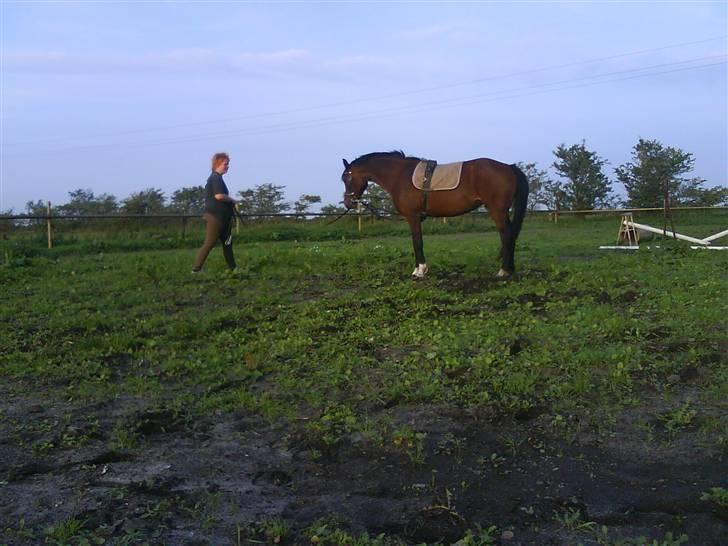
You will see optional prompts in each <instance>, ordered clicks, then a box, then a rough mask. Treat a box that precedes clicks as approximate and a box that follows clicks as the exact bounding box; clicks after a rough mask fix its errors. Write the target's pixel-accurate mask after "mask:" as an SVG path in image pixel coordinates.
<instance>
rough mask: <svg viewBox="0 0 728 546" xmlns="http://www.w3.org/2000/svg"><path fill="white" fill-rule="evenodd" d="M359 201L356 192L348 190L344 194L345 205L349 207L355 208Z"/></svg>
mask: <svg viewBox="0 0 728 546" xmlns="http://www.w3.org/2000/svg"><path fill="white" fill-rule="evenodd" d="M358 202H359V197H357V195H356V194H355V193H354V192H346V193H345V194H344V206H345V207H346V208H347V209H353V208H354V207H355V206H356V204H357V203H358Z"/></svg>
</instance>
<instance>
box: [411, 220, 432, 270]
mask: <svg viewBox="0 0 728 546" xmlns="http://www.w3.org/2000/svg"><path fill="white" fill-rule="evenodd" d="M407 223H408V224H409V227H410V231H411V232H412V246H413V247H414V249H415V270H414V271H413V272H412V277H414V278H415V279H421V278H423V277H424V276H425V275H426V274H427V271H428V269H429V268H428V267H427V261H426V260H425V252H424V250H423V247H422V220H420V218H419V216H409V217H407Z"/></svg>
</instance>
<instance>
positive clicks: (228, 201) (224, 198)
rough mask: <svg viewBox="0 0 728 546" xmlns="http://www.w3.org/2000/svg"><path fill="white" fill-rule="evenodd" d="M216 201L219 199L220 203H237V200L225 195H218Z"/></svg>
mask: <svg viewBox="0 0 728 546" xmlns="http://www.w3.org/2000/svg"><path fill="white" fill-rule="evenodd" d="M215 199H217V200H218V201H225V202H227V203H236V201H235V199H233V198H232V197H230V196H229V195H225V194H224V193H216V194H215Z"/></svg>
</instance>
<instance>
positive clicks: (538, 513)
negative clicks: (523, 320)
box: [0, 346, 728, 545]
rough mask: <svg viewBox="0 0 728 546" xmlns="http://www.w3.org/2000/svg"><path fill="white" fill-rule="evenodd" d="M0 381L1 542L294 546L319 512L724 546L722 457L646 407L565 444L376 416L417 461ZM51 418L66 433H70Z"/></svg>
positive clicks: (454, 415) (372, 531)
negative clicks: (72, 538) (718, 495)
mask: <svg viewBox="0 0 728 546" xmlns="http://www.w3.org/2000/svg"><path fill="white" fill-rule="evenodd" d="M513 350H517V348H516V347H515V346H514V348H513ZM0 391H1V392H0V461H2V463H1V464H0V531H2V533H3V534H2V536H3V539H2V541H0V542H1V543H3V544H8V545H29V544H38V543H41V542H43V541H44V537H45V536H46V533H47V529H49V528H51V527H54V526H55V527H56V528H57V527H58V526H59V524H62V523H63V522H64V521H69V520H70V519H73V520H75V521H78V522H81V524H82V528H81V530H80V531H79V533H81V534H83V533H86V534H87V536H95V537H100V538H104V539H106V540H108V542H107V543H125V544H134V543H139V542H142V541H143V540H147V541H149V542H150V543H152V544H168V545H190V544H210V545H226V544H237V543H238V542H237V541H238V539H240V540H241V541H242V540H246V539H253V540H263V541H267V542H271V543H272V542H275V539H274V537H272V535H271V534H270V529H269V528H268V527H266V526H265V524H264V523H261V522H266V521H267V522H270V521H274V520H276V518H279V519H280V520H283V521H285V522H286V524H287V526H288V530H287V533H286V535H285V536H284V537H282V538H280V540H279V541H280V542H282V543H289V544H294V543H296V544H301V543H310V540H309V538H308V537H307V535H305V530H306V529H307V528H308V527H310V526H311V525H312V524H313V523H314V522H316V521H319V522H320V521H321V520H322V518H326V521H329V522H335V523H336V525H337V526H338V527H339V528H341V529H343V530H346V531H347V532H349V533H351V534H354V535H356V534H361V533H364V532H367V533H368V534H369V536H370V537H371V536H374V535H377V534H380V533H385V534H387V535H388V536H391V537H393V538H397V539H399V540H401V541H403V542H404V543H407V544H415V543H436V542H440V543H455V542H457V541H459V540H461V539H462V538H463V537H464V536H466V533H468V532H473V531H472V530H473V529H480V530H481V532H484V531H482V530H484V529H491V531H490V533H491V534H492V536H493V542H492V543H498V544H538V545H543V544H576V543H579V542H581V543H583V544H597V543H599V542H598V540H599V538H600V536H601V535H599V533H601V532H603V531H601V529H602V526H606V527H607V528H608V530H607V535H608V538H609V539H610V540H612V541H617V540H619V539H625V538H635V537H638V536H644V537H647V538H648V539H649V541H652V540H653V539H657V540H661V539H662V537H664V536H665V534H666V533H667V532H672V533H673V534H674V536H675V537H677V536H679V535H680V534H683V533H684V534H686V535H688V537H689V542H688V543H689V544H701V545H718V544H721V541H722V540H723V538H724V537H725V536H728V511H727V510H726V509H725V507H723V508H721V507H720V506H719V505H718V504H715V503H711V502H706V501H704V500H701V494H702V493H703V492H705V491H708V490H710V489H711V488H713V487H726V486H728V483H726V477H725V475H726V473H725V463H724V461H722V460H721V459H720V454H719V453H715V452H711V451H710V450H706V449H704V448H702V447H699V446H698V445H697V444H696V438H697V436H695V435H694V434H692V433H691V432H690V431H684V432H683V433H682V434H681V435H680V436H679V437H676V438H675V439H674V440H672V441H667V440H666V438H664V437H659V438H652V439H649V438H646V437H644V436H641V435H639V434H638V433H637V432H636V431H637V430H638V429H637V423H639V422H640V421H641V420H642V419H643V418H644V415H643V411H644V410H639V411H637V410H635V411H634V412H632V413H630V412H625V413H624V415H623V417H622V419H621V420H620V421H619V422H618V423H617V425H616V426H615V428H614V431H613V433H612V434H610V435H600V434H596V433H593V432H589V431H584V432H583V433H579V434H576V435H574V436H572V437H570V438H569V439H568V440H567V439H565V438H564V437H563V435H561V436H556V435H554V434H552V433H551V432H549V427H548V426H547V423H546V416H545V415H543V416H542V415H541V414H540V412H539V411H534V412H533V413H532V414H530V415H523V416H519V417H518V418H516V419H514V418H503V417H500V418H498V417H494V416H492V415H489V416H482V415H476V414H472V413H468V412H463V411H460V410H457V409H453V408H447V407H438V408H433V407H412V408H406V409H403V408H391V409H383V410H381V411H383V412H386V413H387V414H388V417H389V418H391V420H392V422H394V423H395V424H398V425H406V426H408V427H409V428H411V429H412V430H415V431H417V432H418V433H421V435H422V436H421V438H422V445H421V448H422V450H421V453H419V454H418V456H416V457H415V456H413V453H412V452H411V451H408V450H407V449H406V448H403V446H394V445H392V446H382V445H373V444H372V443H371V442H368V441H366V440H364V439H363V438H361V437H360V436H357V435H351V436H348V437H344V438H342V441H340V442H338V443H337V444H336V445H335V446H332V447H330V448H329V449H327V450H326V451H325V452H322V451H319V450H316V449H312V446H311V444H310V442H307V440H306V431H305V426H304V425H302V424H301V425H293V426H291V425H285V426H284V425H283V424H278V425H276V424H270V423H268V422H265V421H263V420H261V419H259V418H257V417H254V416H251V415H246V414H244V413H227V414H220V415H215V416H209V417H197V418H194V419H193V418H191V417H190V416H188V415H184V414H180V413H179V412H173V411H170V410H167V409H160V408H158V407H147V406H145V405H144V404H143V403H142V402H141V401H139V400H136V399H117V400H112V401H110V402H108V403H106V404H96V405H92V406H75V405H71V404H69V403H66V402H61V401H53V400H50V399H44V400H39V399H36V398H33V397H30V396H28V395H17V394H13V389H11V388H10V387H9V386H5V387H2V388H0ZM656 409H659V408H656ZM89 416H92V417H93V419H90V420H89ZM88 422H94V423H96V426H95V428H94V429H93V430H94V431H95V432H94V433H93V434H90V429H89V430H86V429H84V423H88ZM53 423H66V425H65V426H66V429H63V430H65V431H66V432H67V427H68V426H75V427H76V429H77V434H76V435H75V436H73V435H72V436H70V438H71V440H66V441H65V443H64V441H63V440H62V438H63V434H61V435H60V436H58V430H55V429H57V428H58V427H57V426H54V425H53ZM119 423H124V424H125V426H126V428H127V429H128V430H129V431H130V432H131V433H134V434H135V437H136V443H135V444H134V445H133V446H129V447H127V448H120V449H112V448H111V447H110V445H111V444H112V443H113V442H112V440H113V430H114V427H118V426H119ZM84 431H85V432H84ZM67 437H68V436H67ZM54 438H56V443H57V445H56V444H54V445H53V446H52V447H47V448H45V449H43V448H40V447H38V446H42V445H43V443H44V442H50V443H53V442H52V440H53V439H54ZM58 438H61V440H58ZM74 438H75V439H74ZM492 526H494V527H492ZM241 537H242V538H241ZM601 538H602V539H605V538H606V536H601ZM123 541H127V542H123ZM135 541H138V542H135ZM601 543H604V542H601Z"/></svg>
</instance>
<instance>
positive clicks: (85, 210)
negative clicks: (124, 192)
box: [57, 188, 119, 216]
mask: <svg viewBox="0 0 728 546" xmlns="http://www.w3.org/2000/svg"><path fill="white" fill-rule="evenodd" d="M68 195H69V196H70V197H71V200H70V201H69V202H68V203H65V204H63V205H60V206H59V207H57V209H58V211H59V213H60V214H61V215H66V216H73V215H88V214H110V213H112V212H115V211H116V210H117V209H118V208H119V204H118V203H117V202H116V197H114V196H113V195H109V194H106V193H103V194H101V195H99V196H98V197H96V196H95V195H94V192H93V191H91V190H90V189H80V188H79V189H77V190H73V191H70V192H68Z"/></svg>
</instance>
